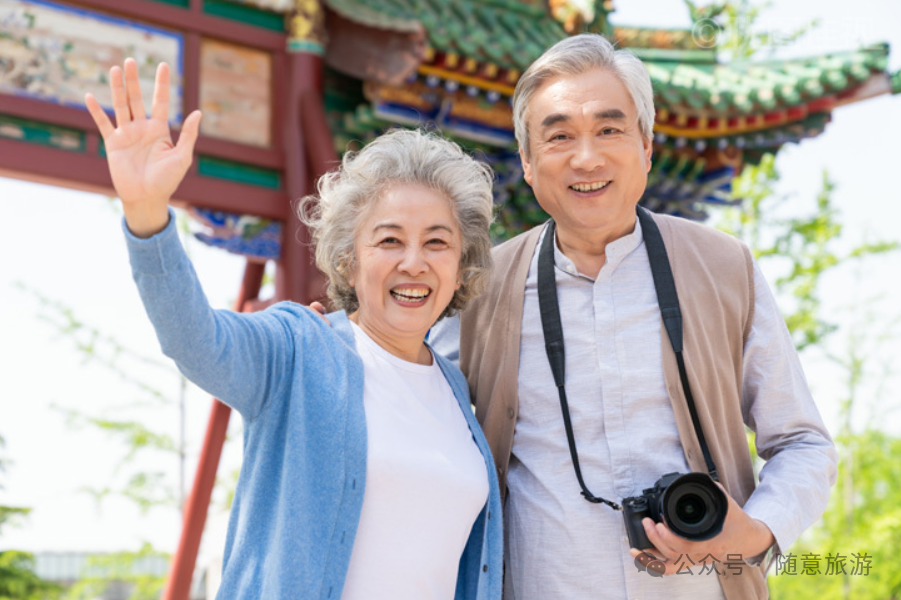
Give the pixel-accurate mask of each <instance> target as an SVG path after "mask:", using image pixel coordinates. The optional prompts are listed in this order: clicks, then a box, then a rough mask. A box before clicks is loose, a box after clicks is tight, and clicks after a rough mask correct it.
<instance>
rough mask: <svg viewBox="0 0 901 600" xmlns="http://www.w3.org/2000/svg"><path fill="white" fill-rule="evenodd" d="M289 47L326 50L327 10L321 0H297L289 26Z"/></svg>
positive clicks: (305, 50)
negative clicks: (323, 8)
mask: <svg viewBox="0 0 901 600" xmlns="http://www.w3.org/2000/svg"><path fill="white" fill-rule="evenodd" d="M288 49H289V50H293V51H298V52H314V53H317V54H318V53H322V52H324V50H325V12H324V11H323V10H322V5H321V4H320V3H319V0H295V3H294V14H293V15H291V17H290V23H289V26H288Z"/></svg>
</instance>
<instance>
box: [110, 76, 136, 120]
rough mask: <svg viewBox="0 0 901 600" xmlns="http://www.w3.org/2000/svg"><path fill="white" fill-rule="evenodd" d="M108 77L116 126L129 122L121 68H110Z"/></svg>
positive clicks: (129, 112)
mask: <svg viewBox="0 0 901 600" xmlns="http://www.w3.org/2000/svg"><path fill="white" fill-rule="evenodd" d="M109 78H110V83H109V85H110V90H111V91H112V93H113V112H115V113H116V127H122V126H123V125H126V124H128V123H130V122H131V111H130V110H129V108H128V96H127V94H126V93H125V83H124V82H123V81H122V69H121V68H120V67H113V68H111V69H110V70H109Z"/></svg>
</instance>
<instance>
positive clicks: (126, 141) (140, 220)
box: [85, 58, 200, 237]
mask: <svg viewBox="0 0 901 600" xmlns="http://www.w3.org/2000/svg"><path fill="white" fill-rule="evenodd" d="M122 71H123V69H120V68H119V67H113V68H112V69H110V88H111V89H112V92H113V110H114V112H115V114H116V126H115V127H114V126H113V123H112V121H110V118H109V117H108V116H107V114H106V113H105V112H103V109H102V108H101V107H100V104H99V103H98V102H97V99H96V98H95V97H94V96H93V95H91V94H87V95H86V96H85V103H86V104H87V107H88V111H89V112H90V113H91V116H92V117H93V118H94V122H95V123H96V124H97V128H98V129H99V130H100V135H102V136H103V143H104V145H105V146H106V156H107V161H108V162H109V170H110V175H111V176H112V178H113V186H115V188H116V193H117V194H118V195H119V198H120V199H121V200H122V208H123V210H124V212H125V221H126V223H128V228H129V229H130V230H131V232H132V233H133V234H135V235H136V236H138V237H150V236H152V235H154V234H155V233H159V232H160V231H162V230H163V229H165V227H166V224H167V223H168V221H169V212H168V204H169V199H170V198H171V197H172V194H173V193H175V189H176V188H177V187H178V184H179V183H181V180H182V179H184V177H185V173H187V171H188V167H190V166H191V160H192V155H193V151H194V142H196V141H197V134H198V132H199V130H200V111H199V110H195V111H194V112H192V113H191V114H190V115H188V118H187V119H185V123H184V126H183V127H182V130H181V135H180V136H179V138H178V144H173V143H172V136H171V135H170V133H169V122H168V118H169V65H167V64H166V63H160V65H159V67H158V68H157V71H156V84H155V87H154V91H153V106H152V107H151V110H150V117H149V118H148V116H147V114H146V113H145V112H144V103H143V101H142V100H141V85H140V83H139V82H138V65H137V63H136V62H135V61H134V59H132V58H128V59H126V60H125V65H124V71H125V82H124V84H123V82H122V79H123V78H122Z"/></svg>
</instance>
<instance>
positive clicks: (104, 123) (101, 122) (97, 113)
mask: <svg viewBox="0 0 901 600" xmlns="http://www.w3.org/2000/svg"><path fill="white" fill-rule="evenodd" d="M84 103H85V104H86V105H87V107H88V112H89V113H90V114H91V117H92V118H93V119H94V123H95V124H96V125H97V129H98V130H99V131H100V135H101V136H102V137H103V139H104V141H106V140H107V139H108V138H109V136H111V135H113V132H114V131H115V130H116V128H115V127H113V122H112V121H110V120H109V117H108V116H107V114H106V113H105V112H104V111H103V109H102V108H101V107H100V103H99V102H97V98H95V97H94V94H85V97H84Z"/></svg>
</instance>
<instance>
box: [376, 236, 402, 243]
mask: <svg viewBox="0 0 901 600" xmlns="http://www.w3.org/2000/svg"><path fill="white" fill-rule="evenodd" d="M399 243H400V240H399V239H397V238H395V237H387V238H384V239H383V240H382V241H380V242H379V244H380V245H391V244H399Z"/></svg>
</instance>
